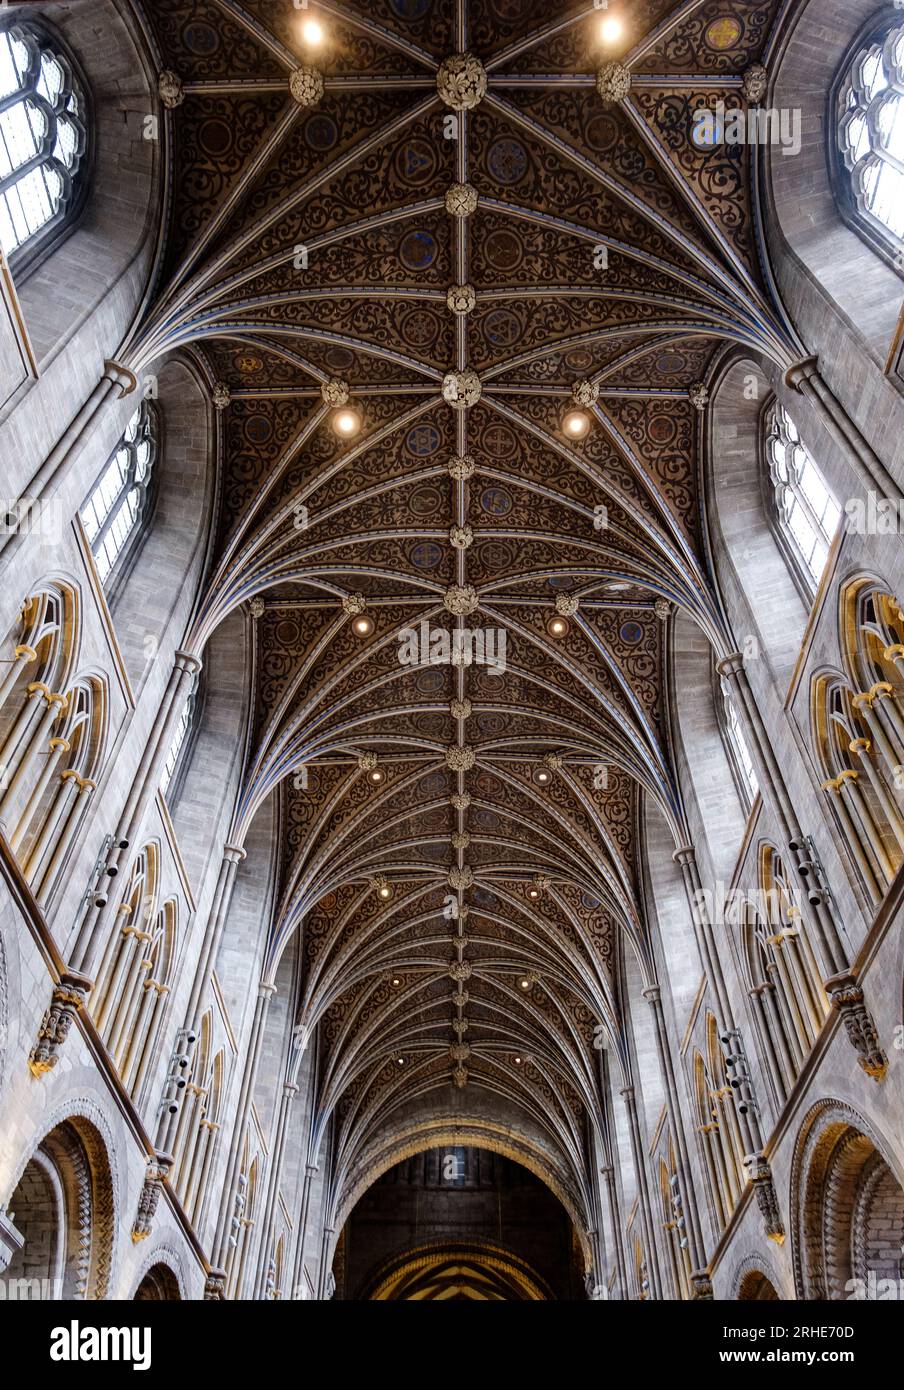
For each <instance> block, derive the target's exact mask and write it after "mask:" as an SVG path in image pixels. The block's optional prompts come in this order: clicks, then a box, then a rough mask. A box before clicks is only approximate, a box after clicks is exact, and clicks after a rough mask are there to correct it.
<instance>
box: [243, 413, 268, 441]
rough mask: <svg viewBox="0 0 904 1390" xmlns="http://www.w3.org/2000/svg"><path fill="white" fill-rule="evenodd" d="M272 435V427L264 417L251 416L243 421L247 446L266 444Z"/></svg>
mask: <svg viewBox="0 0 904 1390" xmlns="http://www.w3.org/2000/svg"><path fill="white" fill-rule="evenodd" d="M272 433H273V426H272V424H271V423H270V421H269V420H268V419H267V417H266V415H252V416H251V418H250V419H249V420H246V421H245V438H246V439H247V440H248V443H249V444H266V442H267V440H268V439H269V438H270V436H271V434H272Z"/></svg>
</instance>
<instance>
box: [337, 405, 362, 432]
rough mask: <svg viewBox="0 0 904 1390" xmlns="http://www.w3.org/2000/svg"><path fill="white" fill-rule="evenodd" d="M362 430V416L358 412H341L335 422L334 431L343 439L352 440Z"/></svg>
mask: <svg viewBox="0 0 904 1390" xmlns="http://www.w3.org/2000/svg"><path fill="white" fill-rule="evenodd" d="M360 428H361V416H360V415H359V414H358V412H357V411H356V410H340V411H339V413H338V415H337V416H336V417H335V419H334V421H333V429H334V430H335V431H336V433H337V434H339V435H342V437H343V439H351V437H352V435H353V434H357V433H358V431H359V429H360Z"/></svg>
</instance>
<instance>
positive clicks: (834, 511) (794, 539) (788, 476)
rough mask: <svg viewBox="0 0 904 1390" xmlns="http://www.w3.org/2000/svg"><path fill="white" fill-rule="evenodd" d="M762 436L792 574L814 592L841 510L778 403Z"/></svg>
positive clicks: (780, 531)
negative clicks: (763, 436)
mask: <svg viewBox="0 0 904 1390" xmlns="http://www.w3.org/2000/svg"><path fill="white" fill-rule="evenodd" d="M765 439H766V462H767V465H768V468H769V477H770V479H771V480H772V486H773V489H774V491H773V498H774V505H775V516H776V519H777V521H778V527H779V533H780V536H781V539H782V541H783V543H784V545H785V548H786V550H787V551H789V552H790V558H791V561H792V563H793V566H794V569H795V571H796V573H797V574H798V575H799V577H800V578H801V579H802V580H803V582H804V585H805V587H806V589H807V590H808V592H809V593H810V594H811V595H812V594H813V593H815V592H816V586H817V585H818V583H819V580H820V578H821V576H822V572H823V570H824V569H825V565H826V560H827V559H828V557H829V547H830V546H831V544H832V540H833V538H834V535H835V532H836V531H837V530H838V523H839V522H840V520H841V508H840V507H839V505H838V502H837V500H836V498H835V496H834V494H833V493H832V491H831V489H830V488H829V486H828V484H827V483H826V480H825V478H824V477H823V476H822V473H821V472H820V471H819V468H818V467H817V466H816V464H815V462H814V461H813V458H812V456H811V454H810V452H809V450H808V449H807V448H806V446H805V445H804V444H803V442H802V440H801V437H800V434H799V432H798V429H797V426H796V425H795V423H794V421H793V420H792V419H791V416H790V415H789V414H788V412H787V411H786V410H785V409H784V407H783V406H781V405H779V403H778V401H775V402H774V403H773V405H772V406H771V408H770V410H769V412H768V415H767V418H766V433H765Z"/></svg>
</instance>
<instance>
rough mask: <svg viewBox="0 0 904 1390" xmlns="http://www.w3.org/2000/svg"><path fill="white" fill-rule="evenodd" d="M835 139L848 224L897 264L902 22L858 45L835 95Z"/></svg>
mask: <svg viewBox="0 0 904 1390" xmlns="http://www.w3.org/2000/svg"><path fill="white" fill-rule="evenodd" d="M836 119H837V139H838V147H839V150H840V152H841V157H842V160H843V163H844V168H845V171H846V174H847V187H846V189H845V192H846V193H847V194H848V195H849V203H850V208H851V210H852V212H853V217H854V221H855V222H856V224H857V225H858V227H859V228H860V229H861V230H862V231H864V232H865V233H866V234H867V237H868V239H869V240H870V241H871V242H872V244H873V245H876V246H878V247H880V248H881V249H883V250H884V251H885V252H886V253H889V252H890V253H891V254H892V255H893V256H895V257H896V258H897V263H898V265H899V268H900V265H901V261H900V259H899V257H900V253H901V252H902V250H904V23H901V22H898V23H896V24H895V25H894V26H893V27H892V28H891V29H890V30H888V31H887V32H884V33H880V34H879V35H876V34H873V36H872V38H871V39H870V40H869V41H867V42H864V43H862V44H861V45H860V47H859V48H858V49H857V52H856V53H855V55H854V57H853V59H852V60H851V61H850V62H849V63H848V65H847V67H846V68H845V70H844V72H843V74H842V76H841V80H840V83H839V86H838V92H837V108H836Z"/></svg>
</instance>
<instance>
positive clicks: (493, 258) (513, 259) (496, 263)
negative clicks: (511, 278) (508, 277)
mask: <svg viewBox="0 0 904 1390" xmlns="http://www.w3.org/2000/svg"><path fill="white" fill-rule="evenodd" d="M483 254H484V255H485V256H486V259H487V264H488V265H490V266H492V268H493V269H494V270H499V271H512V270H515V269H516V268H517V267H518V266H519V265H520V264H521V262H522V261H523V260H524V247H523V245H522V243H521V239H520V237H517V236H516V235H515V233H514V232H508V231H504V230H502V229H500V230H499V231H496V232H490V234H489V236H488V237H487V239H486V241H485V242H484V245H483Z"/></svg>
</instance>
